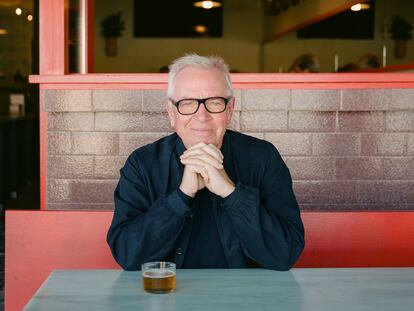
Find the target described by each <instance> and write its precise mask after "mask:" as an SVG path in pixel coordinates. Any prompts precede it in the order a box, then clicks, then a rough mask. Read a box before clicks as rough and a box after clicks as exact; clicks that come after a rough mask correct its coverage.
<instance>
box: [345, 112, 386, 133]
mask: <svg viewBox="0 0 414 311" xmlns="http://www.w3.org/2000/svg"><path fill="white" fill-rule="evenodd" d="M338 125H339V131H341V132H384V129H385V126H384V112H382V111H375V112H371V111H367V112H364V111H358V112H357V111H355V112H354V111H352V112H339V113H338Z"/></svg>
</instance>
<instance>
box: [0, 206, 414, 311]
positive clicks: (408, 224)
mask: <svg viewBox="0 0 414 311" xmlns="http://www.w3.org/2000/svg"><path fill="white" fill-rule="evenodd" d="M112 214H113V213H112V212H91V211H6V254H5V255H6V261H5V310H6V311H12V310H21V309H22V308H23V306H24V305H25V304H26V303H27V301H28V300H29V299H30V298H31V297H32V296H33V294H34V293H35V291H36V290H37V289H38V288H39V286H40V285H41V284H42V282H43V281H44V280H45V279H46V277H47V276H48V275H49V274H50V272H51V271H52V270H53V269H114V268H115V269H116V268H119V266H118V265H117V264H116V263H115V261H114V260H113V258H112V255H111V253H110V250H109V248H108V246H107V244H106V241H105V237H106V232H107V230H108V228H109V225H110V222H111V219H112ZM302 218H303V221H304V224H305V231H306V247H305V250H304V252H303V254H302V256H301V258H300V259H299V261H298V262H297V263H296V265H295V267H302V268H303V267H397V266H399V267H407V266H410V267H413V266H414V212H305V213H302Z"/></svg>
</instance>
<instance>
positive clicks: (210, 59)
mask: <svg viewBox="0 0 414 311" xmlns="http://www.w3.org/2000/svg"><path fill="white" fill-rule="evenodd" d="M187 67H197V68H203V69H217V70H219V71H220V72H221V73H222V74H223V77H224V79H225V81H226V84H227V93H228V94H227V95H228V96H233V86H232V83H231V79H230V72H229V66H228V65H227V64H226V62H225V61H224V59H223V58H221V57H220V56H200V55H198V54H195V53H189V54H185V55H184V56H182V57H180V58H177V59H176V60H174V61H173V63H172V64H171V65H170V66H169V73H168V89H167V96H168V97H171V96H172V94H173V90H174V79H175V76H176V75H177V74H178V73H179V72H180V71H181V70H183V69H184V68H187Z"/></svg>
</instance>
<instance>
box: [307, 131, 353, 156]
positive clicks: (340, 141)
mask: <svg viewBox="0 0 414 311" xmlns="http://www.w3.org/2000/svg"><path fill="white" fill-rule="evenodd" d="M312 140H313V146H312V154H313V155H329V156H354V155H358V154H359V150H360V138H359V135H358V134H343V133H335V134H333V133H320V134H313V137H312Z"/></svg>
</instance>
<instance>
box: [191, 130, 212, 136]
mask: <svg viewBox="0 0 414 311" xmlns="http://www.w3.org/2000/svg"><path fill="white" fill-rule="evenodd" d="M193 131H194V132H196V133H199V134H201V135H207V134H210V133H212V132H213V130H209V129H193Z"/></svg>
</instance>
